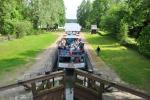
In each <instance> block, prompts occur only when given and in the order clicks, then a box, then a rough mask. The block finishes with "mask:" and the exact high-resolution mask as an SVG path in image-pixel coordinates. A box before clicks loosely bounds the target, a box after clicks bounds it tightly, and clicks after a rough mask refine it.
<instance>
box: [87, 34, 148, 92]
mask: <svg viewBox="0 0 150 100" xmlns="http://www.w3.org/2000/svg"><path fill="white" fill-rule="evenodd" d="M85 37H86V39H87V41H88V42H89V43H90V44H91V45H92V46H93V48H94V49H96V47H97V46H98V45H99V46H100V48H101V54H100V57H101V58H102V59H103V60H104V61H105V62H106V64H107V65H108V66H110V67H112V68H113V69H114V70H115V71H116V72H117V73H118V75H119V76H120V78H121V79H122V80H123V81H125V82H127V83H129V84H131V85H134V86H136V87H138V88H141V89H144V90H146V91H148V92H150V60H149V59H147V58H145V57H143V56H142V55H140V54H139V53H138V52H136V51H133V50H131V49H128V48H126V47H124V46H121V45H120V44H119V43H118V42H117V41H116V40H114V39H113V38H111V37H109V36H100V35H97V34H96V35H91V34H86V35H85Z"/></svg>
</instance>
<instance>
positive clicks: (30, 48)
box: [0, 33, 57, 77]
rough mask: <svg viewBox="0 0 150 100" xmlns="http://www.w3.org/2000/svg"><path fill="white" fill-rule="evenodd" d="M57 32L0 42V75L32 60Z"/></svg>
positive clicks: (51, 41)
mask: <svg viewBox="0 0 150 100" xmlns="http://www.w3.org/2000/svg"><path fill="white" fill-rule="evenodd" d="M56 38H57V34H54V33H45V34H40V35H31V36H26V37H24V38H21V39H15V40H12V41H7V42H0V77H3V75H4V74H5V73H6V72H7V73H8V72H12V71H14V70H15V69H18V68H21V67H22V66H23V65H25V64H27V63H29V62H32V61H34V58H35V56H36V55H37V54H38V53H39V52H41V51H42V50H44V49H45V48H46V47H47V46H49V45H50V44H51V43H53V42H54V41H55V40H56Z"/></svg>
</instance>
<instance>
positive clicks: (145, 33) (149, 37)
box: [138, 25, 150, 58]
mask: <svg viewBox="0 0 150 100" xmlns="http://www.w3.org/2000/svg"><path fill="white" fill-rule="evenodd" d="M138 43H139V51H140V53H142V54H143V55H145V56H147V57H149V58H150V25H148V26H147V27H145V28H144V29H143V30H142V32H141V33H140V36H139V38H138Z"/></svg>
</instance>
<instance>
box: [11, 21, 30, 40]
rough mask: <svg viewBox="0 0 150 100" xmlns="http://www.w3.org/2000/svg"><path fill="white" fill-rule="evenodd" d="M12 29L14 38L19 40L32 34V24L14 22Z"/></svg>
mask: <svg viewBox="0 0 150 100" xmlns="http://www.w3.org/2000/svg"><path fill="white" fill-rule="evenodd" d="M14 29H15V34H16V38H21V37H23V36H25V35H30V34H32V29H33V27H32V24H31V23H30V22H29V21H16V22H14Z"/></svg>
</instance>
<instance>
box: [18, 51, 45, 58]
mask: <svg viewBox="0 0 150 100" xmlns="http://www.w3.org/2000/svg"><path fill="white" fill-rule="evenodd" d="M43 50H44V49H38V50H28V51H26V52H23V53H20V54H19V55H21V56H24V57H27V58H28V57H29V58H30V57H35V56H36V55H37V54H39V53H40V52H42V51H43Z"/></svg>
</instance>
